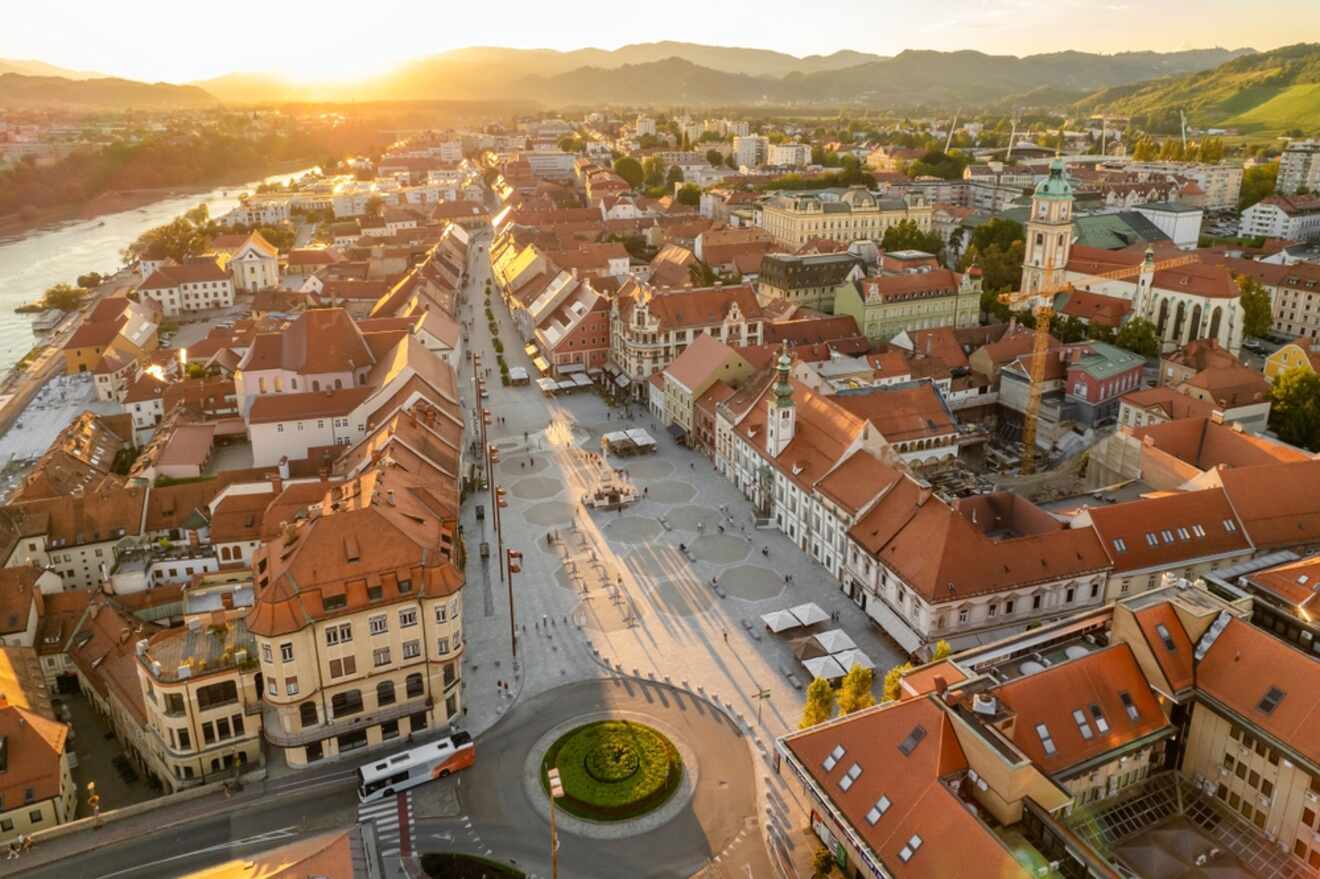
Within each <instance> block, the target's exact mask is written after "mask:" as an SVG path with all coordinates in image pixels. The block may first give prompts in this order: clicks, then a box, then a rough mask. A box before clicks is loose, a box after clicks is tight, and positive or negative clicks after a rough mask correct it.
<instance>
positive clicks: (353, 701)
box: [330, 690, 362, 718]
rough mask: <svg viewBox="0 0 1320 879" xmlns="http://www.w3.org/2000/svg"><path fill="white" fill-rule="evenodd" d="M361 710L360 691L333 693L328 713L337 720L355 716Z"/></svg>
mask: <svg viewBox="0 0 1320 879" xmlns="http://www.w3.org/2000/svg"><path fill="white" fill-rule="evenodd" d="M361 710H362V691H361V690H347V691H345V692H343V693H335V695H334V696H333V697H332V698H331V699H330V711H331V713H332V714H334V716H335V717H337V718H338V717H345V716H347V715H349V714H357V713H358V712H359V711H361Z"/></svg>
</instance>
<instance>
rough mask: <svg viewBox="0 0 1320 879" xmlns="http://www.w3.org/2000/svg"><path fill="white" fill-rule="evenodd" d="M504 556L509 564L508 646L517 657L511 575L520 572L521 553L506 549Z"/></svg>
mask: <svg viewBox="0 0 1320 879" xmlns="http://www.w3.org/2000/svg"><path fill="white" fill-rule="evenodd" d="M504 557H505V559H506V560H507V562H508V565H509V580H508V587H509V646H510V648H511V649H512V650H513V658H514V659H515V660H516V659H517V658H518V627H517V626H516V625H515V624H514V618H513V575H514V574H519V573H522V560H523V554H522V553H521V552H519V551H518V550H516V549H510V550H506V551H505V553H504Z"/></svg>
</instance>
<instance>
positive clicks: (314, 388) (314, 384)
mask: <svg viewBox="0 0 1320 879" xmlns="http://www.w3.org/2000/svg"><path fill="white" fill-rule="evenodd" d="M319 390H321V380H320V379H315V378H314V379H312V391H313V392H316V391H319Z"/></svg>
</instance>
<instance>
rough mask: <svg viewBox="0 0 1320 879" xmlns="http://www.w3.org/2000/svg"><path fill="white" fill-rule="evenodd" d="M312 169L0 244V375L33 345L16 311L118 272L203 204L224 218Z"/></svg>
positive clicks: (27, 323)
mask: <svg viewBox="0 0 1320 879" xmlns="http://www.w3.org/2000/svg"><path fill="white" fill-rule="evenodd" d="M309 170H312V169H310V168H305V169H303V170H301V171H294V172H292V173H288V174H274V175H271V176H270V177H266V178H264V179H263V180H253V181H251V182H249V183H238V184H232V185H227V186H220V187H217V188H215V189H213V190H211V191H210V192H196V193H193V194H191V195H181V196H174V197H170V198H165V199H162V200H160V201H157V202H153V203H151V204H149V205H147V206H146V207H143V208H135V209H133V210H128V211H123V212H121V213H117V214H104V215H102V216H99V217H96V218H95V219H92V220H77V221H74V222H69V223H64V224H61V225H59V226H56V227H52V228H48V229H39V230H37V231H34V232H29V233H27V234H25V235H23V236H21V237H17V238H6V239H0V373H3V372H4V370H7V369H8V368H9V367H10V366H12V365H13V364H14V363H16V362H17V361H18V360H19V358H21V357H22V356H23V355H24V354H26V353H27V352H28V351H29V350H30V349H31V348H32V345H33V344H34V342H33V338H32V329H31V317H32V316H31V315H26V314H15V313H14V308H15V307H17V306H19V305H22V304H23V303H24V302H32V301H33V300H36V299H39V298H40V297H41V294H42V292H43V291H45V290H46V288H48V287H50V286H52V285H54V284H58V283H60V282H64V283H68V284H72V283H73V282H74V279H76V278H77V277H78V276H79V275H82V274H85V273H87V272H100V273H102V274H112V273H114V272H115V271H117V270H118V269H119V268H120V267H121V266H122V264H123V261H122V259H121V257H120V252H121V251H122V250H123V249H124V248H125V247H127V246H128V245H129V244H130V243H132V242H133V241H134V240H136V239H137V237H138V236H139V235H141V234H142V233H143V232H145V231H147V230H148V229H150V228H152V227H154V226H160V225H162V224H164V223H168V222H169V221H170V220H172V219H174V218H175V217H177V216H179V215H180V214H182V213H183V212H184V211H187V210H189V209H191V208H194V207H196V206H197V205H198V204H200V203H202V202H205V203H206V205H207V207H208V208H209V209H210V211H211V216H213V217H216V216H220V215H221V214H224V213H225V212H227V211H228V210H229V209H230V208H232V207H234V206H235V205H236V204H238V194H239V193H240V192H251V191H252V190H254V189H256V187H257V185H258V184H260V183H263V182H267V183H284V182H285V181H287V180H291V179H295V178H298V177H301V176H302V175H303V174H306V173H307V172H308V171H309Z"/></svg>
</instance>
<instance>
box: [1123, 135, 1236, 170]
mask: <svg viewBox="0 0 1320 879" xmlns="http://www.w3.org/2000/svg"><path fill="white" fill-rule="evenodd" d="M1132 158H1133V159H1135V160H1136V161H1138V162H1153V161H1156V160H1163V161H1171V162H1208V163H1211V164H1213V163H1215V162H1218V161H1220V160H1221V159H1223V158H1224V140H1223V138H1219V137H1206V138H1202V139H1201V140H1198V141H1192V142H1190V143H1188V144H1187V146H1185V147H1184V146H1183V142H1182V139H1181V138H1177V137H1168V138H1165V139H1164V140H1162V141H1161V140H1156V139H1155V138H1153V137H1151V136H1150V135H1148V134H1146V135H1141V136H1139V137H1138V138H1137V139H1136V141H1135V142H1134V143H1133V144H1132Z"/></svg>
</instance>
